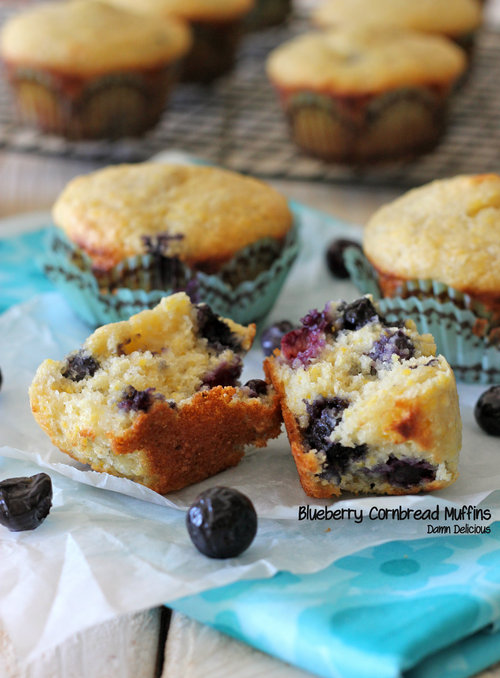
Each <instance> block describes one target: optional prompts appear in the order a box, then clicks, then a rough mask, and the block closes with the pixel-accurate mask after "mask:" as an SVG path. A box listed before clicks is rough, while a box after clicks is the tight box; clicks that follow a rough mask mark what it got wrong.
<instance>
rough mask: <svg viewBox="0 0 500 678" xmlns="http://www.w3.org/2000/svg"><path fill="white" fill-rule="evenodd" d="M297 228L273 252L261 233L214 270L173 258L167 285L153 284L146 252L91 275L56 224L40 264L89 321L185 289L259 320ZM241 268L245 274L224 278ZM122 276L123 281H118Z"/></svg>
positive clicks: (246, 319)
mask: <svg viewBox="0 0 500 678" xmlns="http://www.w3.org/2000/svg"><path fill="white" fill-rule="evenodd" d="M298 231H299V226H298V223H297V220H296V221H295V223H294V226H293V227H292V229H291V230H290V231H289V233H288V234H287V236H286V238H285V242H284V244H283V246H282V247H281V251H280V252H279V253H278V252H277V251H276V246H275V243H274V242H273V241H272V240H271V239H267V238H265V239H262V240H260V241H258V242H256V243H253V244H251V245H249V246H247V247H245V248H243V249H242V250H240V251H239V252H238V253H237V254H236V255H235V257H234V258H233V259H232V260H231V262H228V264H226V265H225V266H224V267H223V268H222V269H221V270H220V271H219V272H218V274H217V275H209V274H206V273H203V272H200V271H192V270H190V269H189V268H188V267H186V266H184V265H183V264H178V268H179V271H178V275H176V286H175V289H174V288H173V286H172V285H170V286H165V287H163V288H160V289H158V287H157V285H156V283H158V279H159V276H158V266H157V261H155V260H154V257H153V256H152V255H149V254H145V255H142V256H138V257H131V258H129V259H128V260H126V261H125V262H123V263H121V264H119V265H118V266H116V267H115V268H114V269H113V270H112V271H111V273H110V274H109V275H108V276H107V277H106V278H103V277H99V278H97V277H96V275H95V274H94V273H93V271H92V262H91V260H90V258H89V257H88V256H87V255H86V254H85V253H84V252H83V251H82V250H80V249H79V248H78V247H77V246H76V245H74V244H73V243H72V242H70V241H69V240H68V239H67V238H66V236H65V235H64V234H63V233H62V232H61V231H60V230H59V229H56V228H53V229H51V230H50V231H49V235H48V243H47V253H46V254H45V256H44V257H43V259H42V266H43V269H44V271H45V273H46V275H47V277H48V278H49V279H50V280H51V282H52V283H53V284H54V285H55V286H56V287H57V289H58V290H59V291H60V292H61V293H62V294H63V295H64V296H65V298H66V300H67V301H68V303H69V304H70V305H71V306H72V308H73V309H74V310H75V312H76V313H77V314H78V315H79V316H80V317H81V318H82V319H83V320H84V321H85V322H87V323H89V324H90V325H92V326H98V325H104V324H106V323H110V322H118V321H120V320H126V319H128V318H129V317H130V316H131V315H133V314H134V313H138V312H139V311H142V310H144V309H147V308H153V307H154V306H156V305H157V304H158V303H159V301H160V299H161V298H162V297H164V296H168V295H170V294H172V293H174V292H178V291H180V290H186V291H187V293H188V294H189V295H190V296H191V298H192V299H193V301H195V302H197V303H198V302H205V303H207V304H209V305H210V306H211V307H212V309H213V310H214V311H215V313H217V314H219V315H222V316H226V317H230V318H232V319H233V320H234V321H236V322H238V323H242V324H248V323H250V322H260V321H262V320H263V319H264V318H265V317H266V315H267V314H268V313H269V311H270V310H271V308H272V306H273V304H274V302H275V301H276V299H277V297H278V294H279V292H280V291H281V288H282V286H283V283H284V282H285V279H286V277H287V275H288V273H289V271H290V269H291V267H292V265H293V262H294V261H295V259H296V257H297V254H298V250H299V233H298ZM266 256H267V258H268V260H269V266H268V267H267V268H266V269H265V270H260V272H258V273H257V274H256V275H255V274H254V276H251V275H250V273H251V268H252V262H255V263H256V264H258V265H259V266H260V263H259V262H261V261H262V260H263V258H265V257H266ZM271 258H272V259H273V260H272V261H270V259H271ZM255 263H254V264H253V266H254V271H255ZM242 271H244V272H246V273H248V277H249V278H251V279H248V280H243V281H242V282H239V283H237V284H230V283H231V281H235V280H236V279H238V277H241V272H242ZM124 280H125V281H126V285H127V286H122V285H123V284H124V283H123V281H124Z"/></svg>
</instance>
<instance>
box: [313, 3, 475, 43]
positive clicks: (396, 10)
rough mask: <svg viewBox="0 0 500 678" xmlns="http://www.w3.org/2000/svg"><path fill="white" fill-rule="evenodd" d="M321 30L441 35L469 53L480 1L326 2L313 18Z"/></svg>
mask: <svg viewBox="0 0 500 678" xmlns="http://www.w3.org/2000/svg"><path fill="white" fill-rule="evenodd" d="M312 20H313V23H314V24H315V25H317V26H319V27H320V28H332V27H336V26H339V25H341V24H351V25H355V26H359V25H360V24H364V25H369V26H379V27H380V26H393V27H394V28H403V29H408V28H409V29H413V30H417V31H422V32H424V33H431V34H433V35H442V36H444V37H447V38H450V39H451V40H453V41H455V42H456V43H457V44H459V45H460V46H461V47H463V48H464V49H469V48H470V47H471V45H472V42H473V37H474V34H475V32H476V30H477V28H478V27H479V26H480V24H481V6H480V4H479V3H478V2H477V0H452V2H450V0H421V1H420V2H414V1H413V0H377V2H373V0H326V2H323V3H322V4H320V5H319V6H318V7H317V8H316V10H315V11H314V12H313V15H312Z"/></svg>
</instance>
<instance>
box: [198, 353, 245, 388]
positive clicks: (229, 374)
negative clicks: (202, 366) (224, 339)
mask: <svg viewBox="0 0 500 678" xmlns="http://www.w3.org/2000/svg"><path fill="white" fill-rule="evenodd" d="M236 357H237V360H236V361H235V362H233V363H229V362H227V361H226V360H224V361H223V362H221V363H220V364H219V365H217V367H216V368H214V369H213V370H212V371H211V372H207V374H205V376H204V377H203V380H202V381H203V385H204V386H209V387H210V388H213V387H214V386H236V384H237V381H238V379H239V377H240V374H241V370H242V369H243V362H242V360H241V358H240V357H239V356H236Z"/></svg>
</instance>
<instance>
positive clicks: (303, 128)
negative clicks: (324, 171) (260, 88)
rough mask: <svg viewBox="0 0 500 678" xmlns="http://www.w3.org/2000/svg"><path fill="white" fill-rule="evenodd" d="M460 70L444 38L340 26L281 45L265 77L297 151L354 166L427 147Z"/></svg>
mask: <svg viewBox="0 0 500 678" xmlns="http://www.w3.org/2000/svg"><path fill="white" fill-rule="evenodd" d="M465 67H466V59H465V55H464V52H463V50H461V49H460V48H459V47H457V46H456V45H454V44H453V43H451V42H450V41H449V40H447V39H446V38H441V37H438V36H431V35H425V34H421V33H417V32H412V31H403V30H400V29H391V28H369V27H361V28H355V27H347V26H346V27H340V28H338V29H335V30H331V31H325V32H316V33H307V34H304V35H301V36H299V37H297V38H294V39H293V40H291V41H289V42H287V43H285V44H283V45H281V46H280V47H278V48H277V49H275V50H274V51H273V52H271V54H270V56H269V58H268V62H267V73H268V76H269V78H270V80H271V82H272V83H273V84H274V85H275V87H276V89H277V91H278V93H279V96H280V99H281V103H282V106H283V108H284V110H285V113H286V115H287V117H288V120H289V123H290V127H291V132H292V136H293V139H294V141H295V142H296V143H297V144H298V145H299V146H300V147H301V148H303V149H304V150H305V151H307V152H309V153H311V154H313V155H316V156H319V157H321V158H324V159H326V160H340V161H348V162H360V161H366V160H372V159H379V158H391V157H398V156H406V155H414V154H416V153H419V152H423V151H426V150H428V149H429V148H431V147H432V146H433V145H435V144H436V143H437V141H438V140H439V138H440V136H441V134H442V131H443V129H444V124H445V115H446V109H447V103H448V99H449V95H450V93H451V91H452V90H453V86H454V84H455V83H456V81H457V80H458V78H459V77H460V76H461V74H462V73H463V72H464V70H465Z"/></svg>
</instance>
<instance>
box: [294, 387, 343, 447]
mask: <svg viewBox="0 0 500 678" xmlns="http://www.w3.org/2000/svg"><path fill="white" fill-rule="evenodd" d="M347 407H349V402H348V401H347V400H345V399H344V398H337V397H333V398H323V397H322V396H319V397H318V398H316V399H315V400H314V401H313V402H312V403H309V402H306V410H307V413H308V415H309V426H308V427H307V430H306V432H305V434H304V438H305V440H306V441H307V443H308V445H309V446H310V447H311V449H315V450H325V449H326V448H327V447H328V446H329V445H331V441H330V440H329V436H330V434H331V433H332V431H333V429H334V428H335V427H336V426H337V424H338V423H339V421H340V420H341V419H342V415H343V414H344V410H345V409H346V408H347Z"/></svg>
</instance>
